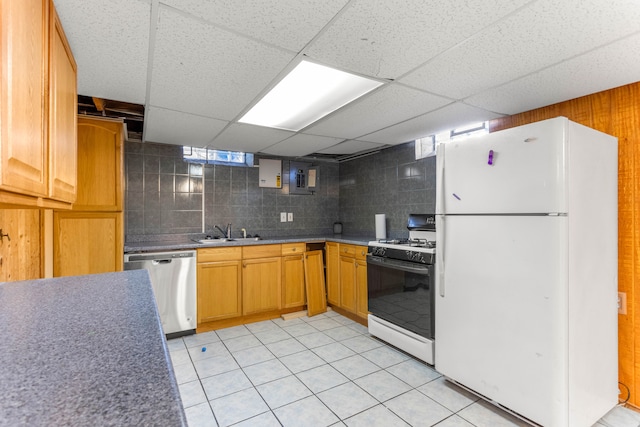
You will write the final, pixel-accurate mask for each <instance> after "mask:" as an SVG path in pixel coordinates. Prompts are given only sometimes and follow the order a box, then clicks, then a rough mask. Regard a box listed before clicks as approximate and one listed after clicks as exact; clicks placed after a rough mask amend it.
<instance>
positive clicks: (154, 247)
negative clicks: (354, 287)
mask: <svg viewBox="0 0 640 427" xmlns="http://www.w3.org/2000/svg"><path fill="white" fill-rule="evenodd" d="M373 240H375V238H374V237H363V236H346V235H345V236H339V235H333V236H321V237H318V236H300V237H283V238H269V239H264V240H255V241H232V242H224V243H216V244H213V245H207V244H201V243H197V242H194V241H190V240H189V239H184V240H181V241H173V242H172V241H167V242H163V241H155V242H154V241H149V242H131V243H125V245H124V253H125V254H130V253H140V252H164V251H178V250H195V249H209V248H222V247H230V246H255V245H278V244H283V243H324V242H336V243H343V244H349V245H359V246H367V244H368V243H369V242H370V241H373Z"/></svg>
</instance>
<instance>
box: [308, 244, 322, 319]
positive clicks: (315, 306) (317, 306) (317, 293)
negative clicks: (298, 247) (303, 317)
mask: <svg viewBox="0 0 640 427" xmlns="http://www.w3.org/2000/svg"><path fill="white" fill-rule="evenodd" d="M304 276H305V284H306V290H307V315H308V316H315V315H316V314H320V313H324V312H326V311H327V297H326V291H325V287H324V261H323V257H322V250H315V251H309V252H305V254H304Z"/></svg>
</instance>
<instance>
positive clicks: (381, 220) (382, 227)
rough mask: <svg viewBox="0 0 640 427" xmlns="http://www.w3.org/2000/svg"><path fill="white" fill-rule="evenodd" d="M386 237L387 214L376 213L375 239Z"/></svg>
mask: <svg viewBox="0 0 640 427" xmlns="http://www.w3.org/2000/svg"><path fill="white" fill-rule="evenodd" d="M386 238H387V216H386V215H385V214H376V240H380V239H386Z"/></svg>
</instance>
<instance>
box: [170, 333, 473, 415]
mask: <svg viewBox="0 0 640 427" xmlns="http://www.w3.org/2000/svg"><path fill="white" fill-rule="evenodd" d="M274 323H275V322H274ZM306 323H311V322H306ZM275 326H277V327H278V328H280V329H281V330H284V331H285V332H287V331H286V329H285V328H284V327H282V326H280V325H277V324H276V325H275ZM309 326H312V327H313V325H309ZM340 326H345V325H340ZM338 327H339V326H336V327H335V328H338ZM347 327H348V326H347ZM335 328H329V329H325V330H318V329H317V328H315V329H316V330H317V332H320V333H323V334H324V335H326V334H325V331H327V330H330V329H335ZM247 329H248V328H247ZM350 329H351V328H350ZM353 330H354V331H355V332H357V333H358V335H356V336H353V337H347V338H343V339H341V340H335V339H334V342H333V343H330V344H324V345H320V346H315V347H308V346H307V345H305V344H304V343H302V342H300V341H299V340H298V337H301V336H304V335H308V334H302V335H298V336H290V338H283V339H280V340H277V341H274V342H270V343H268V344H265V343H263V342H262V341H261V340H260V339H259V338H258V337H257V336H256V335H255V334H256V333H258V332H265V331H256V332H253V331H251V330H250V329H248V331H249V333H250V335H252V336H253V337H254V338H255V339H256V340H258V341H259V342H260V345H257V346H252V347H248V348H246V349H240V350H236V351H242V350H247V349H249V348H257V347H264V348H265V349H266V350H267V351H269V353H270V354H271V355H272V356H273V357H274V359H269V360H278V361H280V359H281V358H282V357H286V356H290V355H294V354H297V353H300V352H303V351H310V352H311V353H312V354H314V355H315V356H316V357H318V358H319V359H320V360H322V362H323V363H322V365H319V366H316V367H313V368H309V369H305V370H303V371H300V372H296V373H294V372H293V371H291V370H290V369H289V368H288V367H287V366H286V365H284V366H285V368H286V369H287V371H289V375H287V376H293V377H294V378H296V379H297V380H298V381H300V382H301V383H302V384H303V385H304V387H305V389H307V390H308V391H309V392H310V393H311V395H309V396H305V397H303V398H300V399H297V400H294V401H292V402H289V403H287V404H286V405H282V406H280V407H278V408H271V407H270V406H269V405H268V403H267V402H266V400H265V399H264V397H263V396H262V394H260V392H259V391H258V389H257V387H258V386H259V385H255V384H254V382H253V381H252V380H251V379H249V382H250V383H251V387H252V388H253V389H254V390H255V391H256V392H257V393H258V394H259V395H260V397H261V399H262V401H263V402H264V403H265V405H266V406H267V407H268V408H269V410H268V411H265V412H263V413H261V414H256V415H254V417H257V416H259V415H262V414H264V413H266V412H271V413H272V414H273V416H274V417H275V419H276V420H277V421H278V423H280V424H281V425H282V422H281V421H280V419H279V418H278V417H277V416H276V415H275V410H276V409H279V408H282V407H285V406H287V405H290V404H292V403H295V402H298V401H300V400H302V399H305V398H308V397H311V396H315V397H316V398H317V399H318V400H320V402H321V403H322V404H323V405H324V406H325V407H327V409H328V410H329V411H330V412H331V413H332V414H334V415H335V416H336V418H337V419H339V420H340V421H341V422H344V421H345V420H347V419H349V418H351V417H354V416H356V415H358V414H360V413H362V412H365V411H367V410H369V409H371V408H373V407H375V406H377V405H382V406H383V407H385V408H386V409H387V410H389V411H391V412H392V413H393V414H394V415H396V416H398V417H399V418H400V419H402V417H401V416H400V415H399V414H396V413H395V412H393V411H392V410H391V409H390V408H388V407H387V406H386V405H385V402H388V401H389V400H392V399H395V398H397V397H399V396H402V395H403V394H406V393H408V392H410V391H412V390H416V391H417V392H418V393H420V394H421V395H422V396H425V397H426V398H429V399H430V400H431V401H433V402H434V403H436V404H438V405H439V406H442V407H443V408H445V409H447V410H448V411H450V412H451V415H449V416H448V417H446V418H444V419H443V420H440V421H438V423H440V422H442V421H444V420H445V419H447V418H449V417H451V416H453V415H457V414H458V412H460V411H462V410H464V409H465V408H467V407H469V406H471V405H473V404H474V403H476V401H474V402H471V403H469V404H468V405H466V406H465V407H463V408H461V409H459V410H458V411H456V412H453V411H452V410H450V409H449V408H447V407H446V406H444V405H442V404H440V403H439V402H437V401H435V400H434V399H432V398H431V397H430V396H428V395H426V394H425V393H423V392H421V391H420V390H418V388H419V387H422V386H424V385H426V384H429V383H431V382H433V381H436V380H437V379H439V378H440V377H441V375H438V376H437V377H435V378H432V379H430V380H429V381H427V382H425V383H423V384H420V385H418V386H415V387H414V386H412V385H410V384H407V385H408V386H409V387H410V389H409V390H407V391H405V392H403V393H400V394H399V395H397V396H394V397H392V398H389V399H387V400H385V401H380V400H378V399H377V398H375V397H374V396H373V395H371V394H370V393H369V392H368V391H367V390H366V389H364V388H362V387H361V386H360V385H358V384H357V383H356V382H355V381H356V380H357V379H360V378H363V377H366V376H367V375H371V374H373V373H376V372H381V371H384V372H386V373H388V374H390V375H393V376H394V377H395V378H397V379H398V380H399V381H401V382H403V383H404V384H406V383H405V382H404V381H403V380H402V378H399V377H398V376H396V375H395V374H393V372H390V371H388V370H387V369H389V368H391V367H393V366H397V365H399V364H401V363H404V362H407V361H408V360H415V359H405V360H401V361H399V362H397V363H394V364H391V365H389V366H385V367H382V366H380V365H378V364H377V363H375V362H374V361H372V360H369V359H367V358H366V357H364V356H362V354H363V353H366V352H370V351H373V350H375V349H378V348H384V347H386V348H390V349H392V350H394V351H398V349H395V348H394V347H393V346H389V345H388V344H386V343H383V342H380V344H381V345H380V346H377V347H374V348H372V349H366V350H364V351H357V350H354V349H353V348H351V347H348V346H346V345H344V344H342V343H343V342H344V341H348V340H350V339H353V338H358V337H367V338H369V339H375V337H371V336H368V335H366V333H364V332H362V331H360V330H356V329H353ZM311 333H316V332H311ZM289 335H290V334H289ZM327 336H328V335H327ZM233 338H234V337H230V338H227V339H233ZM235 338H238V337H235ZM329 338H331V337H329ZM288 339H293V340H294V341H295V342H297V343H298V344H300V345H301V346H302V347H303V348H304V350H300V351H298V352H294V353H291V354H287V355H285V356H277V355H276V354H275V353H274V352H273V351H272V350H271V349H269V347H268V345H269V344H275V343H277V342H280V341H284V340H288ZM182 341H183V343H182V344H183V345H184V348H185V349H186V350H187V354H188V355H189V361H190V362H191V364H192V366H193V368H194V370H195V372H196V376H197V377H198V381H199V383H200V387H201V388H202V390H203V392H204V395H205V398H206V401H207V404H208V406H209V408H210V410H211V412H212V414H213V416H214V419H215V420H216V422H217V418H216V416H215V413H214V412H213V408H212V407H211V400H209V399H208V395H207V394H206V392H205V391H204V385H203V384H202V380H203V379H205V378H210V377H204V378H201V377H200V374H199V373H198V371H197V370H196V369H195V364H194V362H195V361H194V360H193V358H192V355H191V353H190V352H189V351H188V350H189V349H190V348H194V347H197V346H199V345H195V346H193V347H188V344H187V343H186V342H184V340H182ZM220 341H221V342H222V344H223V345H224V348H225V349H226V351H227V352H228V353H229V354H230V355H231V357H233V359H234V361H236V363H238V360H237V359H236V358H235V356H234V354H233V352H232V351H231V350H230V349H229V347H228V346H227V344H226V343H225V342H224V341H225V340H224V339H222V338H220ZM376 341H378V340H376ZM331 344H341V345H343V346H344V347H346V348H347V349H349V350H350V351H352V352H353V353H354V354H353V355H351V356H345V357H341V358H339V359H336V360H333V361H331V362H329V361H327V360H325V359H324V358H322V357H321V356H320V355H319V354H317V353H316V352H315V351H314V349H317V348H320V347H323V346H326V345H331ZM400 353H403V354H405V353H404V352H401V351H400ZM356 355H360V356H361V357H363V358H364V359H365V360H368V361H369V362H371V363H373V364H374V365H375V366H376V367H377V368H378V369H377V370H376V371H374V372H372V373H368V374H366V375H363V376H361V377H358V378H353V379H351V378H347V380H348V381H347V382H345V383H343V384H340V385H345V384H348V383H352V384H353V385H355V386H356V387H358V388H359V389H360V390H362V391H364V392H365V393H366V394H367V395H368V396H370V397H371V398H372V399H373V400H374V401H375V402H377V403H376V404H375V405H373V406H371V407H369V408H367V409H364V410H362V411H360V412H358V413H355V414H352V415H350V416H349V417H347V418H344V419H342V418H340V417H339V416H338V415H337V414H336V413H335V412H334V411H333V410H332V409H331V408H329V407H328V406H327V405H326V404H325V403H324V402H323V401H322V400H321V399H320V398H319V397H318V396H317V394H318V393H322V392H325V391H328V390H331V389H332V388H335V387H339V386H340V385H337V386H334V387H330V388H328V389H326V390H322V391H320V392H318V393H315V392H313V391H312V390H311V389H309V387H308V386H307V385H306V384H305V383H304V382H303V381H302V379H300V378H299V377H298V374H300V373H303V372H307V371H309V370H312V369H315V368H318V367H320V366H330V367H332V368H333V369H336V368H335V367H333V366H332V363H335V362H338V361H340V360H344V359H346V358H349V357H353V356H356ZM259 363H262V362H258V364H259ZM280 363H282V362H280ZM255 365H256V364H252V365H247V366H245V367H243V366H240V364H239V363H238V366H239V369H240V370H241V371H242V372H243V374H244V375H245V376H246V373H245V372H244V369H245V368H248V367H250V366H255ZM431 369H433V368H431ZM227 372H229V371H227ZM338 372H340V371H338ZM220 374H222V373H220ZM220 374H216V375H220ZM214 376H215V375H214ZM247 378H248V377H247ZM282 378H284V377H282ZM282 378H279V379H282ZM272 381H277V379H276V380H272ZM272 381H268V382H267V383H263V384H260V385H264V384H268V383H270V382H272ZM245 390H246V389H245ZM231 394H234V393H231ZM229 395H230V394H229ZM226 396H228V395H226ZM202 403H204V402H202ZM251 418H253V417H249V418H247V419H251ZM247 419H244V420H242V421H238V422H237V423H240V422H243V421H246V420H247ZM463 419H465V418H463ZM402 420H403V421H404V422H406V420H404V419H402ZM465 421H467V422H469V421H468V420H466V419H465Z"/></svg>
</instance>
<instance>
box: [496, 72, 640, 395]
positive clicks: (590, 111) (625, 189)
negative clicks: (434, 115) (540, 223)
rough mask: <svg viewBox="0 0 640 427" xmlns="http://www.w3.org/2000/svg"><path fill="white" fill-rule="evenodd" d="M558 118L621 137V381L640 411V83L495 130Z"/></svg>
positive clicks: (509, 120) (503, 121)
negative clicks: (623, 307) (624, 303)
mask: <svg viewBox="0 0 640 427" xmlns="http://www.w3.org/2000/svg"><path fill="white" fill-rule="evenodd" d="M557 116H565V117H568V118H569V119H570V120H573V121H574V122H577V123H581V124H583V125H586V126H589V127H591V128H594V129H597V130H600V131H602V132H605V133H608V134H610V135H613V136H616V137H617V138H618V162H619V163H618V165H619V166H618V168H619V169H618V289H619V291H620V292H626V294H627V314H626V315H618V352H619V353H618V360H619V381H620V382H622V383H623V384H625V385H626V386H627V387H629V390H630V393H631V397H630V399H629V403H631V404H632V405H634V406H636V407H640V339H639V338H640V336H639V334H640V276H639V273H640V183H639V182H638V179H640V82H637V83H633V84H630V85H626V86H621V87H619V88H615V89H611V90H607V91H604V92H599V93H595V94H593V95H588V96H584V97H582V98H576V99H573V100H570V101H566V102H561V103H559V104H554V105H550V106H547V107H543V108H539V109H537V110H532V111H527V112H524V113H521V114H516V115H514V116H509V117H503V118H500V119H496V120H493V121H491V123H490V130H491V131H492V132H493V131H497V130H501V129H507V128H510V127H514V126H519V125H523V124H527V123H531V122H536V121H539V120H545V119H549V118H552V117H557ZM595 232H597V231H595ZM594 250H597V248H594ZM636 278H638V279H639V280H638V281H636ZM593 345H594V348H595V347H597V346H598V343H597V342H594V343H593ZM593 369H598V367H597V366H594V367H593ZM620 391H621V394H620V398H621V399H626V397H627V393H626V389H625V388H624V387H620Z"/></svg>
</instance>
